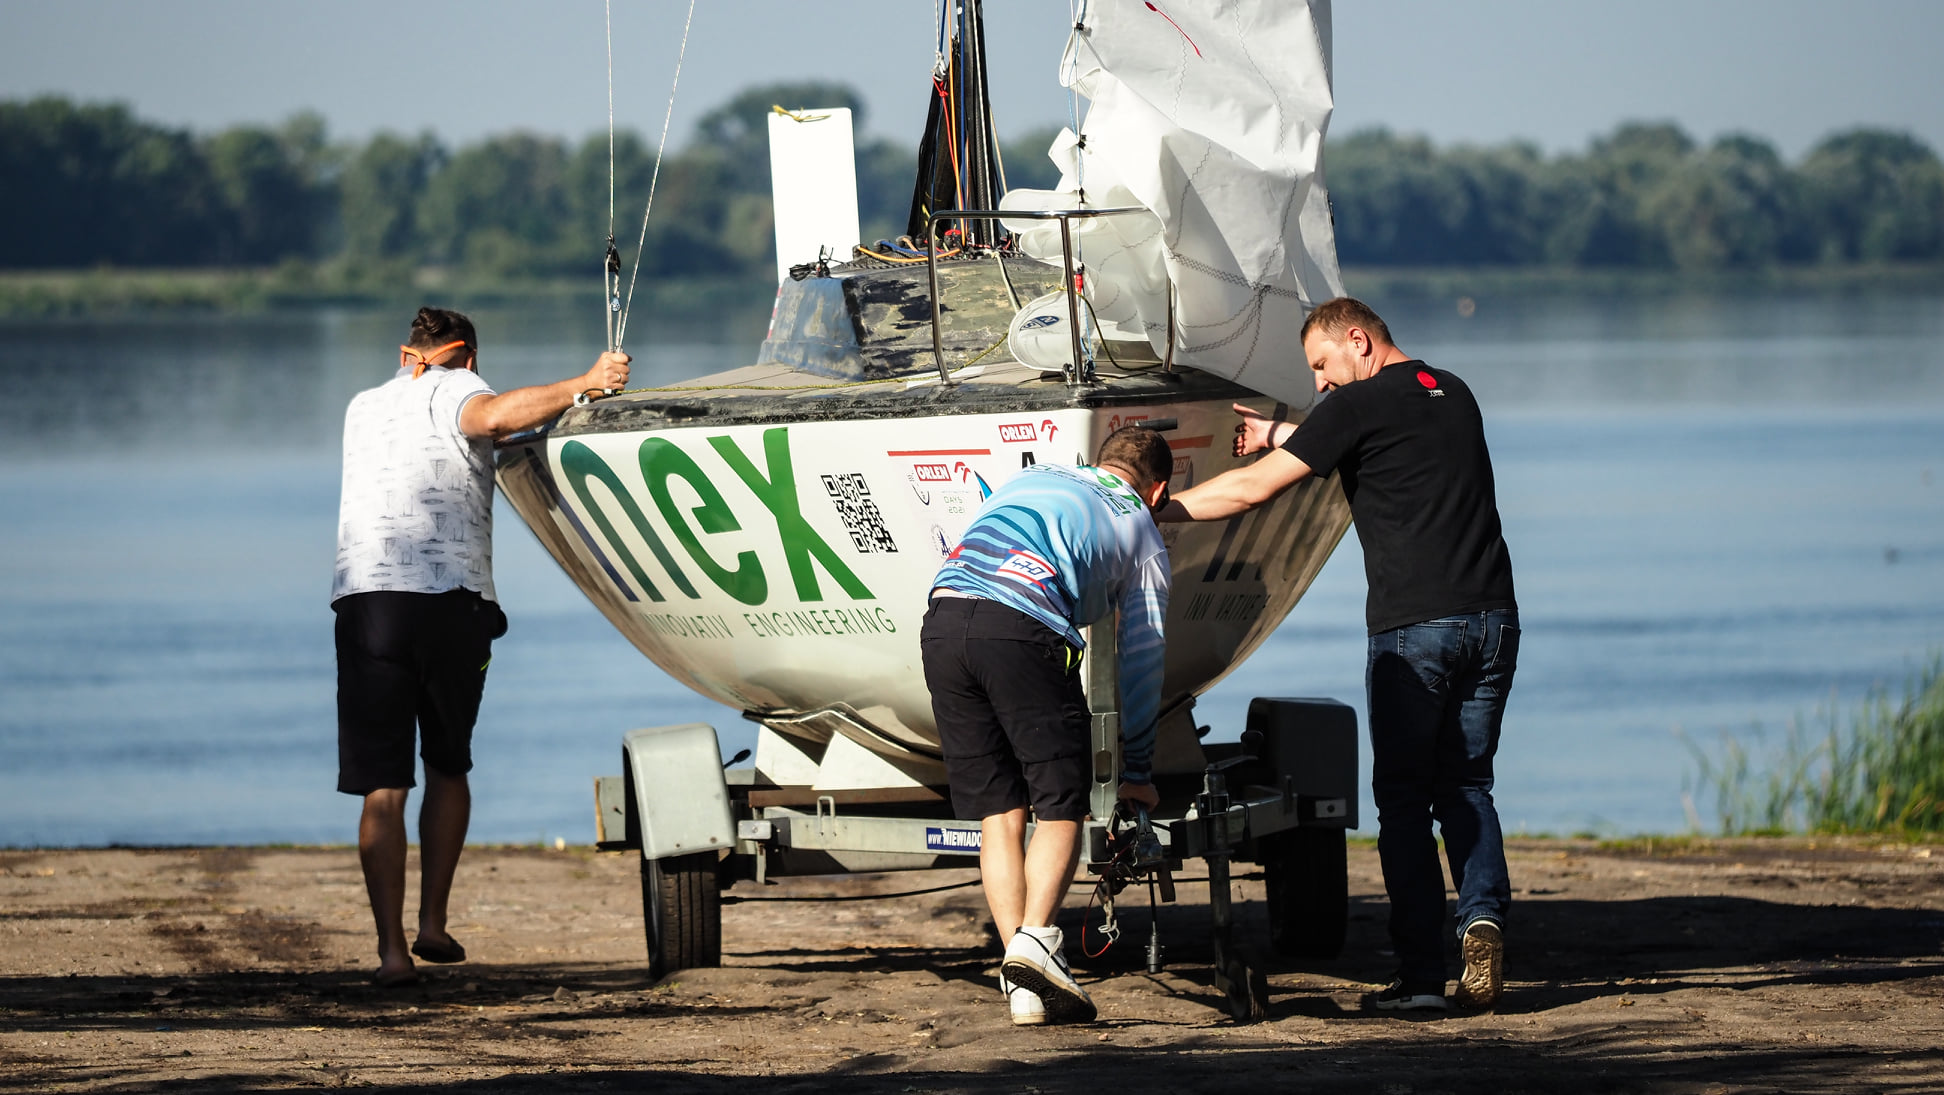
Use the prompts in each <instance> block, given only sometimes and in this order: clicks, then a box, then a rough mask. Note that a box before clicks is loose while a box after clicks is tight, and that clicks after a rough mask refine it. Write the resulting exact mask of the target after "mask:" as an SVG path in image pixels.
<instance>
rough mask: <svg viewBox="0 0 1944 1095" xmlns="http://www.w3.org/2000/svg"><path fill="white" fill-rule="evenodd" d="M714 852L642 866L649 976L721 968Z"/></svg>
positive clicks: (646, 861)
mask: <svg viewBox="0 0 1944 1095" xmlns="http://www.w3.org/2000/svg"><path fill="white" fill-rule="evenodd" d="M717 868H718V860H717V857H716V854H715V853H714V852H698V853H696V854H694V855H678V856H670V857H669V858H667V859H648V858H646V857H644V858H643V859H642V861H641V912H642V920H643V921H644V922H645V924H646V928H647V933H648V976H649V977H652V978H654V979H655V980H657V981H659V980H661V979H662V978H664V977H666V976H668V975H669V974H671V973H674V972H675V971H676V970H687V969H697V968H699V967H703V966H720V965H722V890H721V887H720V885H719V883H718V881H717Z"/></svg>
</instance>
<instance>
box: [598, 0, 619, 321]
mask: <svg viewBox="0 0 1944 1095" xmlns="http://www.w3.org/2000/svg"><path fill="white" fill-rule="evenodd" d="M604 8H605V13H606V19H605V23H606V29H607V78H608V86H607V92H608V230H607V253H606V254H605V255H603V256H601V305H602V308H601V310H602V311H603V312H605V313H606V319H607V348H608V349H609V350H618V349H620V348H621V344H620V343H619V342H617V341H615V337H614V321H615V314H616V313H617V312H619V311H620V310H621V296H620V294H621V252H619V251H617V250H615V247H614V0H607V2H606V4H605V6H604Z"/></svg>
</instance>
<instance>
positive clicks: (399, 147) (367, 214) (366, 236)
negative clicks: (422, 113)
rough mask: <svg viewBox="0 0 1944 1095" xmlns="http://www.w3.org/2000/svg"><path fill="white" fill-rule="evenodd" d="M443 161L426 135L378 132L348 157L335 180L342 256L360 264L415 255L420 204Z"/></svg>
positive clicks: (442, 151)
mask: <svg viewBox="0 0 1944 1095" xmlns="http://www.w3.org/2000/svg"><path fill="white" fill-rule="evenodd" d="M447 159H448V156H447V154H446V151H445V149H444V148H442V147H441V146H440V145H439V142H438V141H437V140H436V139H434V138H433V136H432V135H431V134H430V133H426V134H423V135H421V136H420V137H418V138H417V139H416V140H407V139H406V138H404V137H399V136H397V135H395V134H391V133H380V134H379V135H378V136H376V137H373V138H372V139H371V140H370V141H368V142H366V143H365V145H364V147H362V148H360V149H358V150H357V151H356V152H355V153H354V154H352V155H351V157H350V158H349V160H348V161H347V162H346V163H345V166H344V172H343V174H342V175H341V176H339V178H338V216H339V218H340V220H341V222H342V225H343V236H344V243H343V249H344V253H345V255H347V256H348V257H351V258H354V259H359V260H370V259H396V258H404V257H407V256H412V255H414V254H415V253H416V251H417V248H418V238H419V227H418V206H419V202H420V200H421V199H422V198H423V197H424V196H425V187H426V183H428V182H429V181H430V180H431V178H432V176H434V175H435V174H438V172H439V171H440V169H442V168H443V167H444V166H445V164H446V160H447Z"/></svg>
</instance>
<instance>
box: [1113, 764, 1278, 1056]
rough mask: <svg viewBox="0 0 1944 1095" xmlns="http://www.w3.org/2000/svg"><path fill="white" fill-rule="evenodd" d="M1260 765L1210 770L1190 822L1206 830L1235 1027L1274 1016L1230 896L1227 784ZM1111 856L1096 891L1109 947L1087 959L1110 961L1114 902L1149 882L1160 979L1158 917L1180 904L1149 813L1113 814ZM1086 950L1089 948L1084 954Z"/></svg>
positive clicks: (1219, 947) (1215, 923) (1218, 973)
mask: <svg viewBox="0 0 1944 1095" xmlns="http://www.w3.org/2000/svg"><path fill="white" fill-rule="evenodd" d="M1255 759H1256V758H1254V757H1252V756H1239V757H1231V758H1229V759H1227V760H1224V761H1221V762H1219V763H1216V764H1211V765H1209V766H1208V768H1207V770H1206V771H1205V772H1204V773H1203V774H1202V792H1201V794H1199V795H1196V796H1195V818H1194V819H1193V820H1192V821H1190V822H1187V824H1193V825H1197V826H1199V827H1200V828H1201V830H1202V833H1203V836H1202V841H1201V844H1202V847H1203V848H1205V849H1206V851H1205V852H1204V853H1203V858H1204V859H1205V860H1206V861H1207V863H1208V909H1209V914H1210V920H1211V921H1212V927H1211V932H1212V936H1213V938H1212V942H1213V950H1214V957H1215V968H1214V980H1215V988H1216V990H1217V991H1219V992H1221V993H1222V995H1223V997H1224V998H1225V1000H1226V1001H1227V1004H1228V1010H1229V1014H1230V1015H1231V1016H1233V1017H1234V1018H1235V1019H1236V1021H1237V1022H1245V1023H1246V1022H1254V1021H1256V1020H1260V1019H1264V1018H1266V1017H1267V1016H1268V1014H1269V980H1268V977H1267V975H1266V974H1265V973H1264V972H1263V969H1262V966H1261V964H1260V963H1252V962H1250V961H1249V960H1248V959H1247V958H1245V957H1244V956H1243V954H1242V951H1241V949H1240V948H1239V947H1238V946H1237V945H1236V943H1235V939H1234V926H1235V917H1234V911H1233V906H1232V905H1231V903H1230V894H1229V881H1230V880H1229V856H1230V847H1229V834H1228V826H1229V821H1228V811H1229V796H1228V779H1227V777H1226V776H1224V775H1223V772H1224V771H1225V770H1226V769H1228V768H1232V767H1234V766H1235V765H1238V764H1245V763H1248V762H1250V761H1253V760H1255ZM1177 824H1182V823H1177ZM1107 848H1108V852H1109V856H1108V862H1107V864H1106V866H1105V867H1104V868H1103V869H1102V870H1101V879H1100V886H1099V890H1098V900H1099V901H1100V905H1101V912H1102V914H1103V920H1102V923H1101V929H1100V930H1101V935H1102V936H1103V937H1104V938H1105V939H1106V940H1107V942H1106V944H1105V945H1103V946H1102V947H1101V949H1100V950H1099V951H1098V952H1089V953H1088V957H1090V958H1097V957H1099V956H1100V955H1101V954H1104V953H1106V950H1107V947H1109V946H1112V945H1113V943H1114V940H1116V939H1117V938H1119V936H1120V925H1119V923H1118V922H1117V921H1116V919H1115V916H1114V897H1115V895H1117V894H1119V893H1120V891H1121V890H1122V889H1124V888H1125V887H1126V886H1127V885H1128V884H1129V883H1134V882H1141V881H1145V882H1146V883H1147V884H1148V945H1147V971H1148V972H1149V973H1160V972H1161V969H1162V962H1161V955H1162V946H1161V922H1160V916H1159V913H1158V912H1157V911H1156V910H1157V906H1158V904H1159V902H1162V901H1166V902H1172V901H1174V899H1175V884H1174V876H1173V875H1172V874H1170V873H1169V870H1168V853H1167V849H1166V848H1165V847H1163V846H1162V843H1161V838H1160V836H1159V835H1157V834H1156V833H1155V831H1154V824H1153V822H1152V821H1151V820H1149V818H1148V812H1147V809H1146V808H1145V807H1138V806H1137V807H1135V813H1134V816H1133V817H1132V818H1129V817H1127V816H1126V815H1125V814H1123V813H1121V812H1120V811H1119V810H1116V811H1115V814H1114V819H1113V823H1112V825H1110V826H1109V829H1108V836H1107ZM1157 891H1158V892H1157ZM1084 945H1085V944H1084V942H1083V944H1082V946H1083V948H1084Z"/></svg>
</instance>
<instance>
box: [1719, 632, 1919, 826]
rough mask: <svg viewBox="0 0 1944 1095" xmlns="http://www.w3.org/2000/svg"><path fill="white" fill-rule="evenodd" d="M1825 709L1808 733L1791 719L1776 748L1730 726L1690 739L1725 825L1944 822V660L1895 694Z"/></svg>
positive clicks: (1885, 693)
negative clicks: (1708, 746)
mask: <svg viewBox="0 0 1944 1095" xmlns="http://www.w3.org/2000/svg"><path fill="white" fill-rule="evenodd" d="M1824 719H1825V723H1824V729H1823V730H1822V731H1821V732H1820V733H1817V734H1815V735H1813V736H1812V735H1809V734H1806V733H1804V731H1803V729H1802V727H1801V725H1800V724H1792V725H1791V726H1790V728H1789V730H1788V733H1787V735H1786V737H1785V739H1784V740H1783V742H1782V743H1781V744H1780V745H1779V746H1777V747H1774V748H1766V749H1765V748H1762V747H1761V746H1760V745H1759V744H1751V743H1748V742H1744V741H1743V740H1742V739H1740V738H1738V737H1736V736H1734V735H1732V734H1724V735H1723V736H1722V740H1721V744H1720V748H1719V750H1718V751H1717V752H1709V751H1707V750H1704V749H1702V748H1700V747H1699V746H1695V745H1694V744H1693V743H1690V747H1691V748H1693V751H1694V756H1695V760H1696V763H1697V765H1698V766H1699V779H1698V784H1699V790H1700V792H1701V796H1702V797H1703V798H1705V799H1709V800H1711V801H1712V803H1713V806H1714V813H1715V816H1716V818H1717V819H1718V820H1719V822H1720V830H1721V832H1723V833H1725V834H1728V835H1738V834H1763V833H1791V832H1811V833H1885V834H1891V835H1902V836H1918V835H1927V834H1935V833H1940V832H1944V660H1934V661H1932V662H1931V664H1930V666H1929V668H1927V669H1926V670H1924V671H1923V672H1922V673H1921V674H1919V675H1918V676H1917V677H1916V678H1914V679H1913V680H1911V681H1910V682H1909V683H1908V684H1906V685H1905V686H1904V689H1903V692H1902V695H1901V696H1900V697H1899V698H1897V699H1895V700H1893V699H1892V698H1891V696H1890V694H1889V693H1888V692H1886V691H1879V692H1877V693H1875V694H1873V695H1871V696H1870V697H1868V698H1867V699H1866V700H1865V701H1864V702H1863V703H1862V704H1861V705H1859V706H1858V707H1856V708H1855V709H1854V710H1852V711H1849V712H1848V713H1847V714H1844V713H1839V712H1837V711H1835V710H1833V709H1832V710H1831V711H1829V712H1827V713H1826V714H1825V716H1824ZM1695 820H1696V821H1697V822H1698V821H1699V818H1698V817H1697V818H1696V819H1695Z"/></svg>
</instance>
